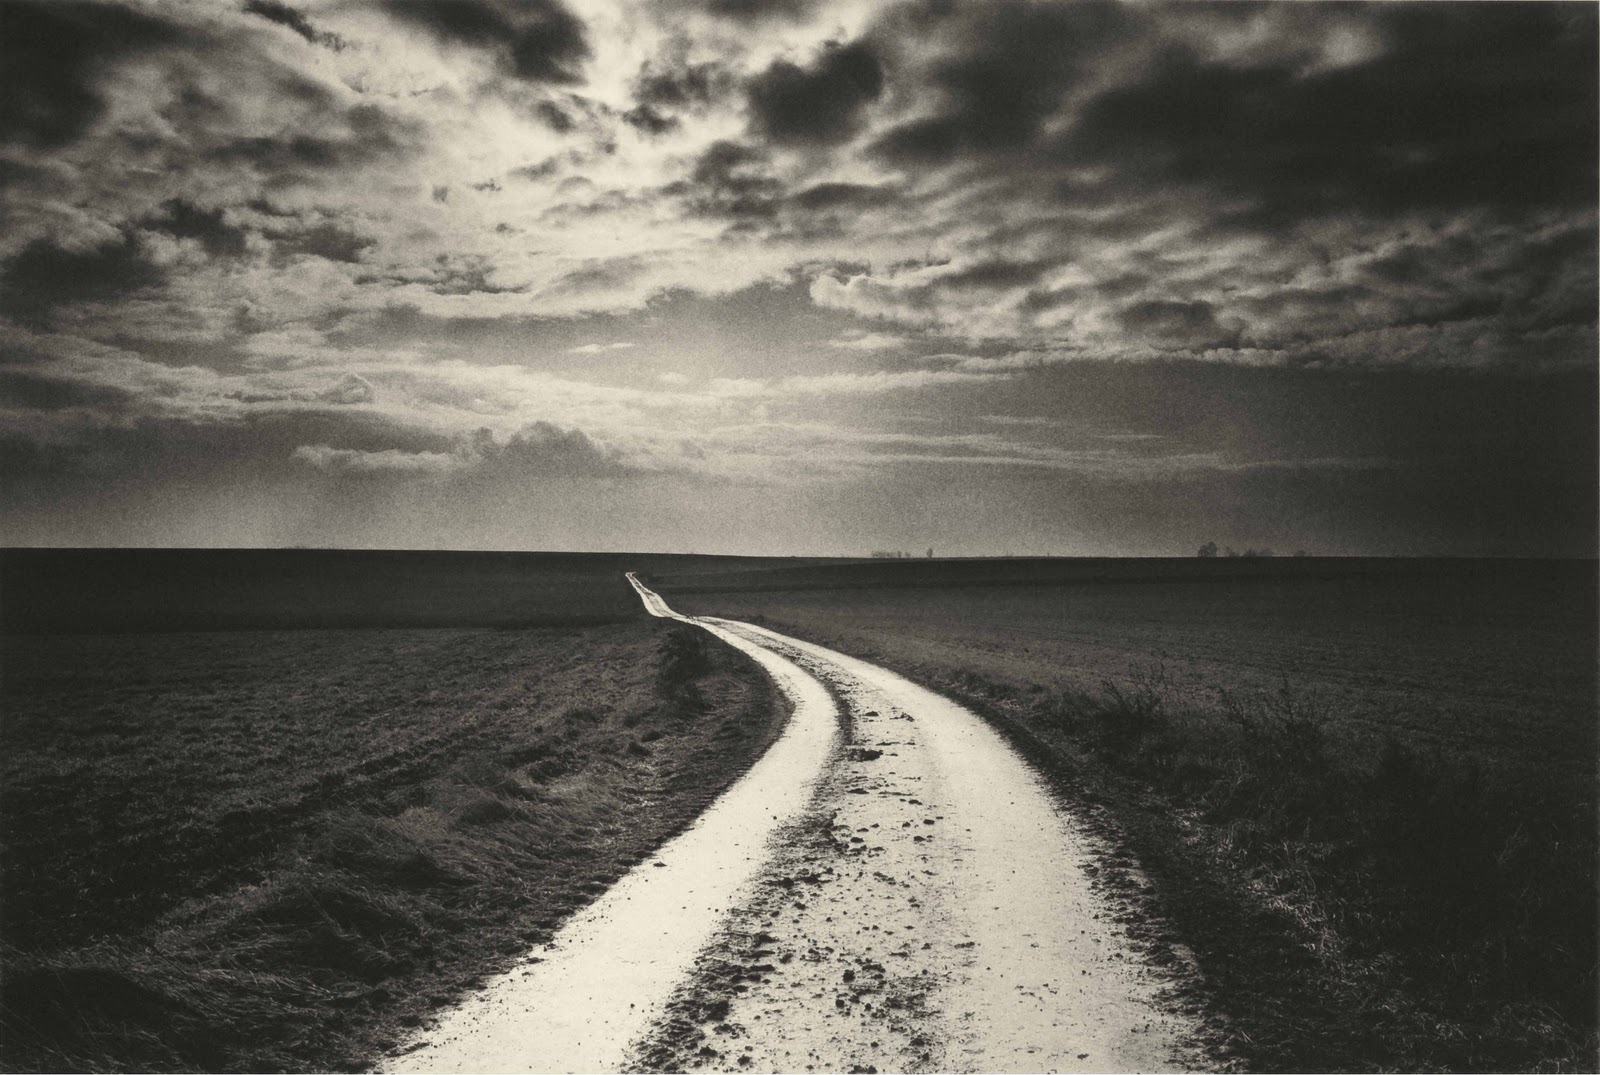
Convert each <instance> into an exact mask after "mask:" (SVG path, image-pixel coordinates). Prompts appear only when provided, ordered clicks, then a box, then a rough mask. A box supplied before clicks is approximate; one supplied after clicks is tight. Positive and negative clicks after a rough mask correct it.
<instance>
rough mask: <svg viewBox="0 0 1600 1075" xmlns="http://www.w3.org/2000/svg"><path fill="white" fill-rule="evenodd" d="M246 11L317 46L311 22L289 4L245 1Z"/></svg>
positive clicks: (272, 0)
mask: <svg viewBox="0 0 1600 1075" xmlns="http://www.w3.org/2000/svg"><path fill="white" fill-rule="evenodd" d="M244 9H245V10H246V11H248V12H249V13H250V14H252V15H260V16H261V17H262V18H263V19H266V20H268V21H269V22H275V23H277V24H278V25H279V26H287V27H288V28H289V29H291V30H293V31H294V32H295V33H297V34H299V35H300V36H301V37H303V38H305V39H306V40H307V41H309V42H311V43H312V44H316V41H317V30H316V27H314V26H312V25H311V20H310V19H308V18H306V17H305V14H304V13H303V12H301V11H300V10H298V9H297V8H292V7H290V6H289V5H288V4H280V3H278V0H245V5H244Z"/></svg>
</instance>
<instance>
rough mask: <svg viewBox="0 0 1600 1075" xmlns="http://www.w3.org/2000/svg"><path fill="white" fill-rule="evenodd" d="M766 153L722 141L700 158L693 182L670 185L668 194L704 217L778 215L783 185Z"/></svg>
mask: <svg viewBox="0 0 1600 1075" xmlns="http://www.w3.org/2000/svg"><path fill="white" fill-rule="evenodd" d="M767 163H768V156H767V153H766V152H765V151H764V150H762V149H757V148H753V147H751V146H747V145H743V144H741V143H738V142H729V141H719V142H713V143H712V144H711V145H710V146H708V147H706V149H705V151H704V152H703V153H701V154H700V156H699V157H698V158H696V160H695V163H694V167H693V168H692V169H691V170H690V172H689V178H688V179H686V180H680V181H678V182H676V183H672V184H669V185H668V186H667V187H666V188H665V190H664V193H666V194H669V195H673V196H676V197H680V198H682V199H684V201H685V203H686V204H687V205H688V207H689V209H690V211H691V212H695V213H698V214H700V215H703V216H721V217H732V218H734V219H736V220H752V219H754V220H761V219H767V218H771V217H774V216H776V215H777V212H778V207H779V204H780V202H781V201H782V196H783V184H782V182H780V181H779V180H778V179H776V178H774V177H773V176H772V175H771V173H770V172H769V171H768V170H767Z"/></svg>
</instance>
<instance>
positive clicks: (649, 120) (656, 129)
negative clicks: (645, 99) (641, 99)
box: [622, 104, 683, 135]
mask: <svg viewBox="0 0 1600 1075" xmlns="http://www.w3.org/2000/svg"><path fill="white" fill-rule="evenodd" d="M622 122H624V123H626V124H627V125H628V126H630V127H632V128H633V129H634V130H636V131H639V132H641V133H643V134H650V135H661V134H668V133H670V132H672V131H675V130H677V129H678V128H679V127H681V126H683V122H682V121H681V120H680V119H678V117H677V116H671V115H667V114H666V113H664V112H660V111H658V110H657V109H656V107H655V106H654V105H650V104H641V105H636V106H634V107H633V108H630V109H628V111H626V112H624V113H622Z"/></svg>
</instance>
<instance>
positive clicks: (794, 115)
mask: <svg viewBox="0 0 1600 1075" xmlns="http://www.w3.org/2000/svg"><path fill="white" fill-rule="evenodd" d="M747 89H748V93H749V99H750V113H751V119H752V122H753V123H754V125H755V129H756V130H757V132H758V133H759V134H761V135H762V136H764V137H766V138H769V139H771V140H772V141H774V142H778V143H796V144H805V143H828V142H838V141H840V140H842V139H844V138H846V137H848V136H849V135H850V134H851V133H853V132H854V130H855V128H856V125H857V118H858V113H859V112H860V111H861V109H862V108H864V107H865V106H866V105H868V104H870V103H871V102H873V101H875V100H877V98H878V96H879V94H881V93H882V92H883V67H882V65H881V64H880V63H879V62H878V57H877V56H876V55H875V53H874V52H873V49H872V46H871V45H870V44H868V43H867V42H863V41H855V42H852V43H850V44H848V45H845V44H840V43H838V42H829V43H828V44H827V45H826V46H824V48H823V50H822V53H821V55H819V56H818V57H817V58H816V60H815V62H813V63H812V65H811V66H810V67H799V66H797V65H795V64H793V63H791V62H789V61H788V60H777V61H774V62H773V63H772V64H771V66H769V67H768V68H767V69H766V70H765V71H763V72H761V73H760V74H758V75H756V76H755V77H754V78H752V79H751V80H750V83H749V86H748V88H747Z"/></svg>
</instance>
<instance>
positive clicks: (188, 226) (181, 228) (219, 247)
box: [148, 198, 247, 257]
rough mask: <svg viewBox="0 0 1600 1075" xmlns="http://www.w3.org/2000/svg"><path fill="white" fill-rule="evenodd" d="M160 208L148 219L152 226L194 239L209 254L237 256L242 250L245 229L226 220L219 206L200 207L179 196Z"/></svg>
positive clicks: (169, 233)
mask: <svg viewBox="0 0 1600 1075" xmlns="http://www.w3.org/2000/svg"><path fill="white" fill-rule="evenodd" d="M161 208H162V212H161V214H160V215H159V216H157V217H155V218H154V219H152V220H150V221H149V222H148V225H149V226H150V227H151V228H152V229H154V230H156V231H164V232H166V233H167V234H168V235H171V236H174V237H176V238H179V239H196V240H198V241H199V242H200V245H201V246H203V247H204V248H205V251H206V253H207V254H210V255H211V256H212V257H238V256H239V255H241V254H243V253H244V252H245V249H246V246H247V239H246V236H247V233H246V231H245V229H244V228H240V227H236V226H234V225H232V224H230V223H228V221H227V220H226V219H225V217H224V214H223V211H222V210H221V209H200V208H197V207H196V206H194V205H191V204H190V203H188V202H186V201H184V200H183V199H181V198H173V199H172V200H170V201H168V202H167V203H166V204H165V205H163V206H162V207H161Z"/></svg>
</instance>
